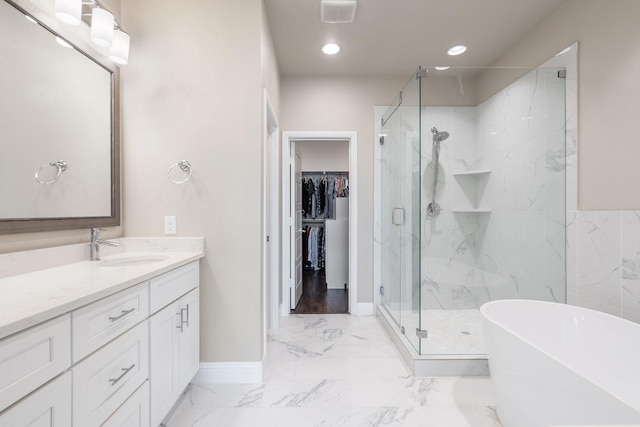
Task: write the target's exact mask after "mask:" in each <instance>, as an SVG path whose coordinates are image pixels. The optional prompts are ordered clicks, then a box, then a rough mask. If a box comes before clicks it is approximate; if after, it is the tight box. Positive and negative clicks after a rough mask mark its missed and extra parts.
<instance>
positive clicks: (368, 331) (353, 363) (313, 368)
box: [166, 314, 500, 427]
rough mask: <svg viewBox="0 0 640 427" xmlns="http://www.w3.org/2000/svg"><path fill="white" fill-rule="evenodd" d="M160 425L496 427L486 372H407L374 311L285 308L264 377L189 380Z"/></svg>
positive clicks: (273, 334) (272, 333) (272, 339)
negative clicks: (240, 381) (235, 381)
mask: <svg viewBox="0 0 640 427" xmlns="http://www.w3.org/2000/svg"><path fill="white" fill-rule="evenodd" d="M166 426H167V427H187V426H194V427H196V426H197V427H205V426H206V427H216V426H229V427H241V426H251V427H261V426H274V427H275V426H279V427H288V426H292V427H293V426H295V427H306V426H332V427H333V426H336V427H337V426H345V427H357V426H366V427H373V426H407V427H412V426H424V427H500V423H499V422H498V420H497V417H496V415H495V411H494V409H493V396H492V392H491V388H490V380H489V379H488V378H486V377H477V378H470V377H466V378H417V377H413V376H411V375H409V374H408V373H407V371H406V370H405V368H404V366H403V365H402V363H401V361H400V359H399V358H398V356H397V354H396V352H395V350H394V348H393V347H392V344H391V342H390V341H389V339H388V338H387V336H386V335H385V333H384V331H383V330H382V328H381V326H380V325H379V324H378V321H377V320H376V319H375V318H374V317H355V316H349V315H342V314H333V315H313V314H311V315H291V316H289V317H288V318H286V319H282V321H281V324H280V328H279V329H278V330H274V331H270V333H269V342H268V355H267V363H266V368H265V375H264V382H263V383H261V384H215V385H212V384H208V385H205V384H192V385H190V386H189V388H188V390H187V392H186V393H185V394H184V396H183V398H182V400H181V401H180V402H179V404H178V406H177V408H176V410H175V412H174V413H173V414H172V416H171V417H170V418H169V419H168V420H167V422H166Z"/></svg>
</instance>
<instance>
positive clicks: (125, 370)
mask: <svg viewBox="0 0 640 427" xmlns="http://www.w3.org/2000/svg"><path fill="white" fill-rule="evenodd" d="M135 366H136V364H135V363H134V364H133V365H131V366H129V367H128V368H122V374H120V376H119V377H118V378H115V379H109V382H110V383H111V385H116V384H117V383H118V381H120V380H121V379H122V378H124V376H125V375H127V374H128V373H129V371H130V370H132V369H133V368H134V367H135Z"/></svg>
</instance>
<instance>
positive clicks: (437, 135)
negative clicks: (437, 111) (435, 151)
mask: <svg viewBox="0 0 640 427" xmlns="http://www.w3.org/2000/svg"><path fill="white" fill-rule="evenodd" d="M431 133H433V142H434V143H436V142H442V141H444V140H445V139H447V138H449V132H444V131H442V132H438V129H436V128H435V127H432V128H431Z"/></svg>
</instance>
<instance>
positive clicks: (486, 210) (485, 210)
mask: <svg viewBox="0 0 640 427" xmlns="http://www.w3.org/2000/svg"><path fill="white" fill-rule="evenodd" d="M451 212H453V213H491V208H475V209H472V208H469V209H467V208H453V209H451Z"/></svg>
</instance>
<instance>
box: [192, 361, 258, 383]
mask: <svg viewBox="0 0 640 427" xmlns="http://www.w3.org/2000/svg"><path fill="white" fill-rule="evenodd" d="M193 382H194V383H198V384H258V383H261V382H262V362H213V363H205V362H203V363H200V369H199V370H198V373H197V374H196V376H195V377H194V379H193Z"/></svg>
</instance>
